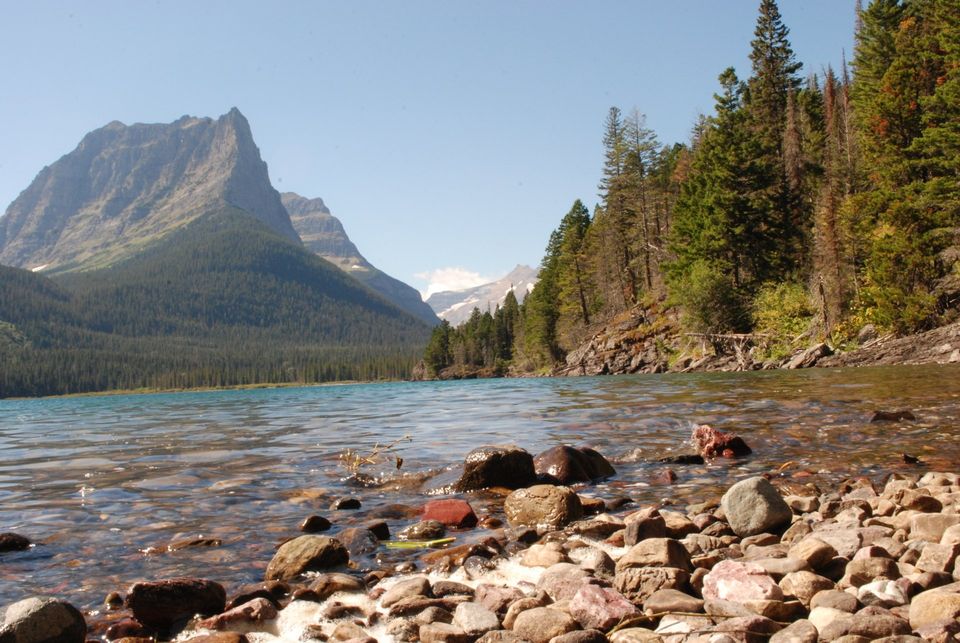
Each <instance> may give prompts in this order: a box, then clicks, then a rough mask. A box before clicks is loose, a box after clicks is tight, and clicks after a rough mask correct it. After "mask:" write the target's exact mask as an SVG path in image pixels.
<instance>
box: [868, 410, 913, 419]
mask: <svg viewBox="0 0 960 643" xmlns="http://www.w3.org/2000/svg"><path fill="white" fill-rule="evenodd" d="M916 419H917V416H916V415H914V414H913V412H912V411H907V410H905V409H901V410H898V411H876V412H875V413H874V414H873V417H872V418H870V421H871V422H901V421H903V420H907V421H909V422H914V421H916Z"/></svg>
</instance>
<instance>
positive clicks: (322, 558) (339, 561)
mask: <svg viewBox="0 0 960 643" xmlns="http://www.w3.org/2000/svg"><path fill="white" fill-rule="evenodd" d="M348 560H350V554H349V553H348V552H347V549H346V547H344V546H343V543H341V542H340V541H339V540H337V539H335V538H328V537H326V536H311V535H306V536H299V537H297V538H294V539H293V540H288V541H287V542H285V543H283V544H282V545H281V546H280V549H278V550H277V553H276V554H274V556H273V560H271V561H270V564H269V565H267V572H266V575H265V576H266V580H290V579H292V578H296V577H297V576H299V575H300V574H302V573H303V572H318V571H323V570H325V569H329V568H330V567H336V566H337V565H343V564H345V563H346V562H347V561H348Z"/></svg>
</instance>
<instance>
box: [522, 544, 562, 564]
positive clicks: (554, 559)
mask: <svg viewBox="0 0 960 643" xmlns="http://www.w3.org/2000/svg"><path fill="white" fill-rule="evenodd" d="M569 562H570V559H569V558H567V553H566V552H565V551H564V550H563V547H561V546H560V543H546V544H543V545H540V544H536V545H530V548H529V549H527V550H526V551H524V552H523V557H522V558H521V559H520V564H521V565H523V566H525V567H550V566H551V565H556V564H557V563H569Z"/></svg>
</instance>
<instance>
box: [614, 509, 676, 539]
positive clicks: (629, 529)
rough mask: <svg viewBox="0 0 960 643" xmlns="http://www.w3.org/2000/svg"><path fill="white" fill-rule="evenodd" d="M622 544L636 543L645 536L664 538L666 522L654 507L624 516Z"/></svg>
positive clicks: (645, 537)
mask: <svg viewBox="0 0 960 643" xmlns="http://www.w3.org/2000/svg"><path fill="white" fill-rule="evenodd" d="M624 522H625V523H626V525H627V526H626V531H625V532H624V534H623V544H624V545H627V546H628V547H632V546H633V545H636V544H637V543H638V542H640V541H641V540H646V539H647V538H666V536H667V522H666V520H664V518H663V516H662V515H660V511H659V510H658V509H657V508H656V507H647V508H645V509H641V510H640V511H636V512H634V513H632V514H630V515H629V516H627V517H626V519H625V521H624Z"/></svg>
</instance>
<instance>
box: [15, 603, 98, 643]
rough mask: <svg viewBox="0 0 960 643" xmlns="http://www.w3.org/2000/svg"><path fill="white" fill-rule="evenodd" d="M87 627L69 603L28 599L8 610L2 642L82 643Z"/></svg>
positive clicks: (78, 612) (77, 611)
mask: <svg viewBox="0 0 960 643" xmlns="http://www.w3.org/2000/svg"><path fill="white" fill-rule="evenodd" d="M86 637H87V624H86V622H85V621H84V620H83V615H82V614H81V613H80V611H79V610H78V609H77V608H75V607H74V606H73V605H71V604H70V603H67V602H64V601H58V600H56V599H52V598H27V599H24V600H22V601H18V602H16V603H14V604H12V605H10V606H9V607H8V608H7V612H6V614H5V615H4V619H3V627H2V628H0V641H2V642H3V643H83V642H84V641H85V640H86Z"/></svg>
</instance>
